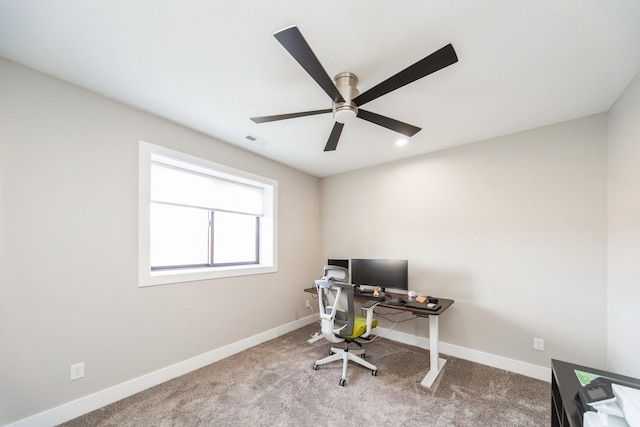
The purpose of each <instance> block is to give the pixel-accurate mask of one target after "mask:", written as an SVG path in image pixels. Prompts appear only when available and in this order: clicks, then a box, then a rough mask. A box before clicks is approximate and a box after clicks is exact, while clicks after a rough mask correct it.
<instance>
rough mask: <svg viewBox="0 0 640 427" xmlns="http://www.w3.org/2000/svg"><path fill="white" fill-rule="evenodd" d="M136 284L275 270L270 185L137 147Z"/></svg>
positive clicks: (194, 160) (274, 188) (273, 185)
mask: <svg viewBox="0 0 640 427" xmlns="http://www.w3.org/2000/svg"><path fill="white" fill-rule="evenodd" d="M139 169H140V172H139V174H140V176H139V180H140V184H139V185H140V188H139V190H140V196H139V199H140V205H139V240H140V242H139V248H140V249H139V258H140V261H139V283H140V285H141V286H147V285H157V284H166V283H175V282H185V281H191V280H202V279H210V278H218V277H229V276H238V275H246V274H259V273H268V272H274V271H276V262H275V260H276V259H275V258H276V257H275V255H276V250H275V248H276V227H275V224H276V220H275V206H276V196H277V182H276V181H273V180H271V179H268V178H264V177H260V176H257V175H253V174H250V173H247V172H244V171H240V170H237V169H233V168H229V167H227V166H223V165H219V164H216V163H213V162H210V161H208V160H204V159H200V158H196V157H193V156H190V155H187V154H184V153H180V152H177V151H174V150H170V149H167V148H164V147H160V146H157V145H153V144H149V143H146V142H142V141H141V142H140V164H139Z"/></svg>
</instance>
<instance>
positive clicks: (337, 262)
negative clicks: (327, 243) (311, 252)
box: [327, 258, 349, 270]
mask: <svg viewBox="0 0 640 427" xmlns="http://www.w3.org/2000/svg"><path fill="white" fill-rule="evenodd" d="M327 265H337V266H338V267H344V268H346V269H347V270H348V269H349V260H348V259H331V258H329V259H328V260H327Z"/></svg>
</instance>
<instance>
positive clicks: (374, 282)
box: [351, 258, 409, 291]
mask: <svg viewBox="0 0 640 427" xmlns="http://www.w3.org/2000/svg"><path fill="white" fill-rule="evenodd" d="M351 283H353V284H354V285H358V286H362V285H368V286H380V287H381V288H382V289H383V290H384V289H385V288H392V289H399V290H405V291H408V290H409V262H408V261H407V260H406V259H363V258H351Z"/></svg>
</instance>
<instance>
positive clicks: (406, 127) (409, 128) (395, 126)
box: [358, 109, 422, 136]
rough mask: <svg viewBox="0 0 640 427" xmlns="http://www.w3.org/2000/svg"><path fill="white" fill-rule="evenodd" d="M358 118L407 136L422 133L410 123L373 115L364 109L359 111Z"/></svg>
mask: <svg viewBox="0 0 640 427" xmlns="http://www.w3.org/2000/svg"><path fill="white" fill-rule="evenodd" d="M358 117H359V118H361V119H363V120H366V121H368V122H371V123H375V124H377V125H379V126H382V127H385V128H387V129H391V130H393V131H396V132H398V133H401V134H403V135H405V136H413V135H415V134H416V133H418V132H420V130H421V129H422V128H419V127H416V126H413V125H410V124H408V123H404V122H401V121H398V120H395V119H392V118H391V117H387V116H381V115H380V114H376V113H372V112H371V111H366V110H362V109H358Z"/></svg>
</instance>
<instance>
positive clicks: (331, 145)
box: [324, 122, 344, 151]
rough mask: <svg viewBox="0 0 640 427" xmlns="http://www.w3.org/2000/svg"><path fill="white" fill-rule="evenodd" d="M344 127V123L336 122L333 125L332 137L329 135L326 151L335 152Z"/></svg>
mask: <svg viewBox="0 0 640 427" xmlns="http://www.w3.org/2000/svg"><path fill="white" fill-rule="evenodd" d="M343 127H344V124H343V123H338V122H336V123H335V124H334V125H333V129H331V135H329V140H328V141H327V145H325V146H324V151H335V149H336V147H337V146H338V140H339V139H340V134H341V133H342V128H343Z"/></svg>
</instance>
